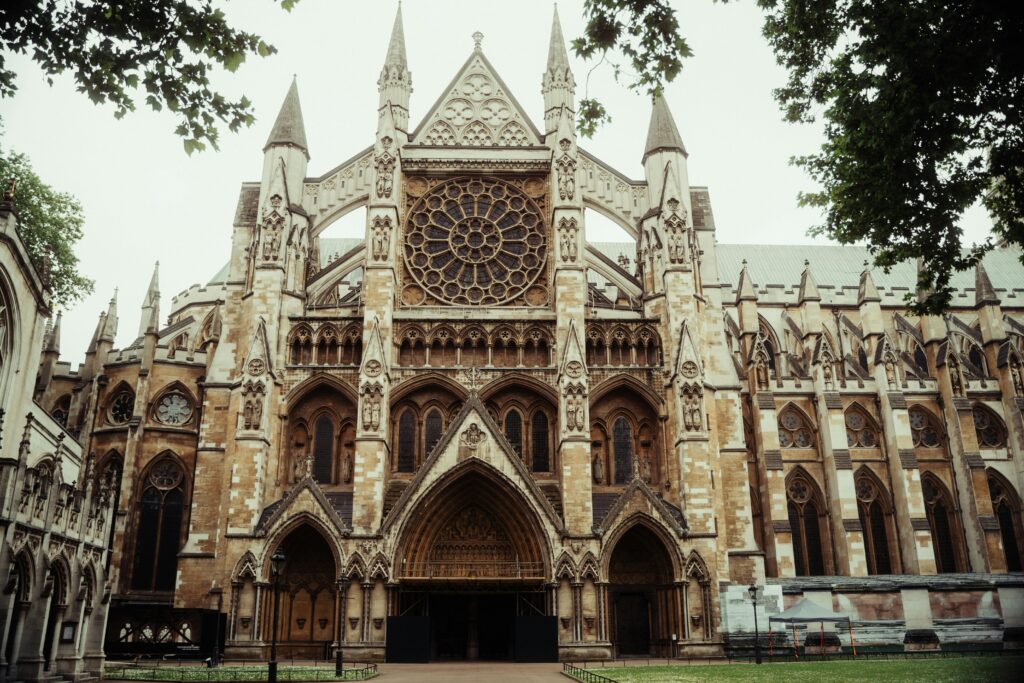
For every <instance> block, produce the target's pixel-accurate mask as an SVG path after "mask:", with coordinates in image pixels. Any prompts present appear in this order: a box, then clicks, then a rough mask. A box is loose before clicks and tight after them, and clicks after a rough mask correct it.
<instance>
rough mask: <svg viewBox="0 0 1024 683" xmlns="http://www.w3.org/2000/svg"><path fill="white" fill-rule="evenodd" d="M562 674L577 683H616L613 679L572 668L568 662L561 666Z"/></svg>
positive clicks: (576, 667)
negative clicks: (577, 682)
mask: <svg viewBox="0 0 1024 683" xmlns="http://www.w3.org/2000/svg"><path fill="white" fill-rule="evenodd" d="M562 673H564V674H565V675H566V676H569V677H571V678H575V679H576V680H578V681H583V682H584V683H618V681H616V680H615V679H614V678H608V677H607V676H602V675H601V674H596V673H594V672H593V671H588V670H587V669H581V668H579V667H578V666H573V665H572V664H570V663H569V662H565V663H563V664H562Z"/></svg>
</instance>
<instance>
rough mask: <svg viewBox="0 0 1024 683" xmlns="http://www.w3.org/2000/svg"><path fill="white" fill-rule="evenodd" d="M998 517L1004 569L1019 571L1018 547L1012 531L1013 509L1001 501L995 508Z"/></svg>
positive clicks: (1015, 536) (1015, 535)
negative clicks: (1004, 558) (1004, 554)
mask: <svg viewBox="0 0 1024 683" xmlns="http://www.w3.org/2000/svg"><path fill="white" fill-rule="evenodd" d="M996 515H997V516H998V517H999V533H1000V535H1001V536H1002V537H1003V552H1004V553H1006V571H1010V572H1019V571H1020V570H1021V565H1020V548H1018V547H1017V534H1016V533H1014V531H1015V530H1014V524H1013V511H1012V510H1010V506H1009V505H1007V504H1005V503H1003V504H1002V505H1000V506H999V507H998V509H997V510H996Z"/></svg>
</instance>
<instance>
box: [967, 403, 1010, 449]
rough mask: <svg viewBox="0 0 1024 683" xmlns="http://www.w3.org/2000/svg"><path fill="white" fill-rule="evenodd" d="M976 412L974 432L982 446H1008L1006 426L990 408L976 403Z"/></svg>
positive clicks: (979, 444)
mask: <svg viewBox="0 0 1024 683" xmlns="http://www.w3.org/2000/svg"><path fill="white" fill-rule="evenodd" d="M973 413H974V433H975V434H976V435H977V437H978V446H980V447H981V448H1006V426H1005V425H1004V424H1003V421H1002V420H1001V419H999V416H998V415H996V414H995V413H994V412H993V411H992V410H991V409H990V408H988V407H986V406H983V405H981V404H980V403H979V404H976V405H975V406H974V409H973Z"/></svg>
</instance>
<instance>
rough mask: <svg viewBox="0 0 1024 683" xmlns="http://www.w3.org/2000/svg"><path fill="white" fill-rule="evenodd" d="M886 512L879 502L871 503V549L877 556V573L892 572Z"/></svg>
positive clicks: (875, 556)
mask: <svg viewBox="0 0 1024 683" xmlns="http://www.w3.org/2000/svg"><path fill="white" fill-rule="evenodd" d="M885 527H886V524H885V513H883V512H882V506H881V505H879V504H878V503H877V502H874V503H871V541H872V543H871V546H872V547H871V551H872V555H873V556H874V558H875V572H874V573H875V574H892V564H891V563H890V562H889V534H888V533H887V531H886V528H885Z"/></svg>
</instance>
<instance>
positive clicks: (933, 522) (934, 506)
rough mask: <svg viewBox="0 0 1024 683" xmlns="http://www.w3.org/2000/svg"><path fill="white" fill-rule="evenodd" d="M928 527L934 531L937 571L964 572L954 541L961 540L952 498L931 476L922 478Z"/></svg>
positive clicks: (933, 540)
mask: <svg viewBox="0 0 1024 683" xmlns="http://www.w3.org/2000/svg"><path fill="white" fill-rule="evenodd" d="M921 493H922V494H923V495H924V504H925V510H926V513H927V515H928V526H929V527H931V530H932V548H934V550H935V570H936V571H937V572H938V573H939V574H947V573H950V572H957V571H962V568H961V564H960V562H959V559H958V556H957V552H956V546H955V545H954V539H957V538H959V529H958V525H957V523H956V516H955V511H954V508H953V504H952V498H951V496H950V495H949V492H948V491H947V490H946V487H945V486H943V485H942V483H941V482H939V480H938V479H937V478H936V477H935V476H933V475H931V474H925V475H924V476H923V477H921Z"/></svg>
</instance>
